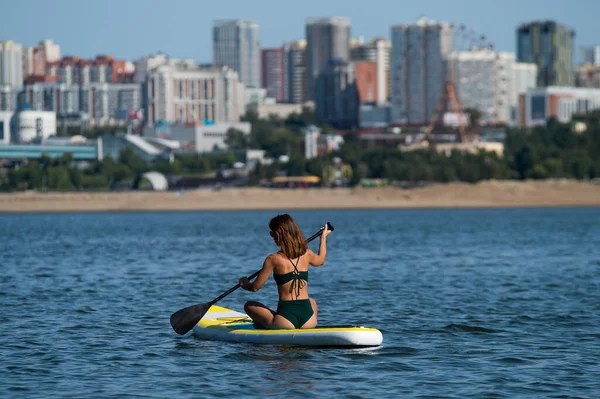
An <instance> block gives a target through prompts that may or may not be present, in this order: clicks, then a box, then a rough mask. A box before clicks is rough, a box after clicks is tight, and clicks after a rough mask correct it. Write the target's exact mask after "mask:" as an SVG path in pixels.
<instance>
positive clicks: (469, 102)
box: [448, 49, 515, 124]
mask: <svg viewBox="0 0 600 399" xmlns="http://www.w3.org/2000/svg"><path fill="white" fill-rule="evenodd" d="M514 65H515V55H514V53H507V52H494V51H491V50H489V49H479V50H473V51H460V52H453V53H452V54H450V56H449V64H448V66H449V76H450V77H451V80H452V82H453V84H454V87H455V90H456V92H457V94H458V98H460V99H461V103H462V104H461V105H462V107H463V109H464V108H473V109H477V110H478V111H479V112H481V121H482V122H484V123H491V124H507V123H509V121H510V117H511V114H510V110H511V105H512V104H511V101H512V99H513V92H512V91H513V89H514V87H513V76H514Z"/></svg>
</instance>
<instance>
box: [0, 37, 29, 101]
mask: <svg viewBox="0 0 600 399" xmlns="http://www.w3.org/2000/svg"><path fill="white" fill-rule="evenodd" d="M5 85H6V86H11V87H12V88H13V89H17V88H20V87H22V86H23V47H22V46H21V45H20V44H17V43H15V42H13V41H11V40H7V41H2V42H0V86H5Z"/></svg>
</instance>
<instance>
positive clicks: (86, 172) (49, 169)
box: [0, 109, 600, 191]
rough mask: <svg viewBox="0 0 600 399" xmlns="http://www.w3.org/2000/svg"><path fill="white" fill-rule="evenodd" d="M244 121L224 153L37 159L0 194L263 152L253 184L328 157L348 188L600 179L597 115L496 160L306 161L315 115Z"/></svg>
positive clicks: (543, 132)
mask: <svg viewBox="0 0 600 399" xmlns="http://www.w3.org/2000/svg"><path fill="white" fill-rule="evenodd" d="M244 120H246V121H248V122H251V124H252V130H251V133H250V134H249V135H246V134H244V133H242V132H239V131H236V130H233V129H232V130H230V131H229V132H228V135H227V139H226V143H227V144H228V146H229V148H230V149H231V150H232V151H231V152H230V153H222V152H213V153H206V154H197V153H183V154H178V155H177V156H176V158H175V161H174V162H172V163H170V162H168V161H167V160H158V161H155V162H147V161H145V160H144V159H143V158H142V157H140V156H139V155H137V154H136V153H135V151H134V150H133V149H130V148H128V149H125V150H123V151H122V152H121V154H120V155H119V157H118V159H116V160H113V159H111V158H105V159H103V160H102V161H98V162H94V163H91V164H90V165H88V166H87V167H84V166H83V165H82V164H81V163H79V162H75V161H74V160H73V158H72V156H71V155H70V154H66V155H65V156H63V157H62V158H54V159H52V158H49V157H46V156H44V157H42V158H41V159H39V160H30V161H28V162H26V163H24V164H22V165H20V166H19V167H14V168H9V169H8V170H7V169H5V172H4V173H2V174H0V190H3V191H12V190H40V191H43V190H107V189H111V188H115V187H127V186H128V185H129V184H130V183H131V182H133V181H134V180H135V179H136V178H137V177H139V175H140V174H142V173H144V172H146V171H150V170H156V171H159V172H161V173H163V174H165V175H167V176H177V175H190V174H191V175H202V174H209V173H213V172H215V171H216V170H219V169H222V168H230V167H232V165H233V164H234V163H235V162H236V161H240V160H241V161H244V159H241V158H239V157H238V156H237V155H236V154H237V153H238V152H240V151H239V150H245V149H257V148H259V149H263V150H265V152H266V155H267V156H268V157H273V158H274V162H273V163H272V164H270V165H256V168H255V169H254V170H252V171H250V175H249V181H250V184H252V185H256V184H258V183H259V182H260V180H261V179H265V178H271V177H273V176H275V175H277V174H282V173H285V174H287V175H290V176H301V175H317V176H323V173H324V170H325V168H327V167H328V166H329V165H331V164H332V162H333V158H335V157H338V158H340V159H341V160H342V161H343V162H346V163H348V164H350V166H351V167H352V170H353V176H352V182H351V183H352V184H357V183H358V182H360V180H361V179H362V178H382V179H389V180H395V181H407V182H419V181H437V182H452V181H463V182H472V183H474V182H477V181H480V180H484V179H545V178H574V179H590V178H598V177H600V112H595V113H591V114H587V115H581V116H577V117H575V118H574V120H576V121H579V122H582V123H585V124H586V126H587V129H586V130H585V131H584V132H579V133H578V132H577V131H576V130H575V129H573V124H561V123H559V122H557V121H556V120H554V119H550V120H548V122H547V124H546V125H545V126H538V127H535V128H533V129H508V130H507V133H506V139H505V142H504V155H503V156H498V155H496V154H495V153H493V152H486V151H480V152H478V153H476V154H469V153H461V152H458V151H453V152H452V153H451V154H450V155H449V156H447V155H444V154H439V153H437V152H436V151H435V150H434V149H428V150H418V151H411V152H402V151H399V150H398V149H397V148H396V147H393V148H386V147H377V148H372V149H364V148H363V146H362V145H361V142H360V137H359V134H358V133H357V132H349V133H347V134H346V135H345V136H344V140H345V142H344V144H343V145H342V146H341V148H340V149H339V151H335V152H333V153H331V154H327V155H325V156H321V157H317V158H313V159H310V160H307V159H306V158H305V157H304V146H303V139H304V134H303V128H305V127H306V126H308V125H310V124H315V118H314V113H312V112H310V111H309V110H307V109H305V110H303V111H302V112H301V113H296V114H292V115H290V116H289V117H288V118H286V119H280V118H277V117H274V116H272V117H269V118H267V119H259V118H258V117H257V115H256V113H254V112H252V111H250V112H248V113H247V114H246V116H245V117H244ZM321 129H322V131H323V132H324V133H327V132H329V131H331V128H330V127H328V126H321ZM281 155H288V157H289V160H287V162H279V161H278V157H279V156H281Z"/></svg>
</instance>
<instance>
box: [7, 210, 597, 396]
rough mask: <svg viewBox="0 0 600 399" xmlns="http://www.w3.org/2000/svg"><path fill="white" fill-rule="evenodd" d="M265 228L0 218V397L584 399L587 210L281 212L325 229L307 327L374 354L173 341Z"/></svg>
mask: <svg viewBox="0 0 600 399" xmlns="http://www.w3.org/2000/svg"><path fill="white" fill-rule="evenodd" d="M275 214H276V213H274V212H264V211H260V212H258V211H257V212H156V213H143V212H142V213H136V212H127V213H68V214H27V215H20V214H4V215H0V225H1V226H2V232H3V237H2V240H0V249H1V251H0V259H1V260H0V270H1V275H0V303H1V309H2V311H1V313H0V326H1V327H2V334H1V335H0V353H1V358H2V362H1V364H0V397H3V398H4V397H6V398H18V397H98V398H100V397H155V398H170V397H178V398H186V397H189V398H203V397H207V398H212V397H263V396H272V397H284V396H285V397H300V398H303V397H306V398H313V397H314V398H325V397H345V398H396V397H415V398H426V397H435V398H482V397H486V398H516V397H541V398H554V397H555V398H569V397H573V398H575V397H578V398H598V397H600V250H599V243H600V240H599V237H600V209H584V208H581V209H495V210H491V209H490V210H373V211H365V210H361V211H295V212H292V215H293V216H294V217H295V218H296V220H297V221H298V223H299V224H300V226H301V227H302V229H303V230H304V233H305V235H306V236H307V237H308V236H309V235H312V234H313V233H314V232H315V231H317V230H318V228H319V227H320V226H322V225H323V224H324V223H325V222H327V221H330V222H331V223H332V224H333V225H334V226H335V231H334V232H333V233H332V235H331V236H330V238H329V240H328V244H329V247H328V256H327V262H326V264H325V266H323V267H320V268H313V269H311V271H310V279H309V292H310V294H311V296H312V297H314V298H315V299H316V300H317V302H318V304H319V310H320V313H319V316H320V324H321V325H327V324H330V325H331V324H337V325H339V324H354V325H364V326H369V327H376V328H379V329H380V330H381V331H382V332H383V335H384V343H383V345H382V346H381V347H379V348H374V349H354V350H353V349H318V348H294V347H286V346H271V345H249V344H233V343H223V342H208V341H202V340H200V339H198V338H195V337H194V336H193V335H186V336H183V337H181V336H178V335H176V334H175V333H174V332H173V331H172V330H171V327H170V325H169V316H170V315H171V313H172V312H174V311H176V310H178V309H180V308H182V307H185V306H188V305H192V304H195V303H203V302H208V301H210V300H211V299H213V298H215V297H216V296H218V295H219V294H221V293H222V292H223V291H225V290H227V289H228V288H230V287H231V286H233V285H235V284H236V283H237V281H238V278H239V277H241V276H243V275H249V274H251V273H252V272H254V271H256V270H258V269H259V268H260V267H261V265H262V261H263V260H264V257H265V256H266V255H267V254H268V253H270V252H272V251H273V250H275V247H274V244H273V242H272V240H271V238H270V237H269V229H268V221H269V219H270V218H271V217H272V216H274V215H275ZM317 243H318V240H316V241H315V242H313V243H312V244H311V248H313V249H314V250H315V251H316V250H317V245H318V244H317ZM251 299H254V300H259V301H263V302H264V303H266V304H268V305H271V306H276V301H277V298H276V287H275V283H274V282H273V280H272V279H270V280H269V282H268V283H267V284H266V285H265V287H264V288H263V289H262V290H261V291H259V292H257V293H249V292H245V291H242V290H238V291H236V292H235V293H233V294H231V295H230V296H228V297H226V298H225V299H223V300H222V301H221V302H220V303H219V305H221V306H225V307H229V308H232V309H235V310H242V306H243V303H244V302H245V301H247V300H251Z"/></svg>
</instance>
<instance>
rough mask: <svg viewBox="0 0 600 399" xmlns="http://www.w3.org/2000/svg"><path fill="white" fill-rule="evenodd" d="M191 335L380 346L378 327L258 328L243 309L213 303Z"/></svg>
mask: <svg viewBox="0 0 600 399" xmlns="http://www.w3.org/2000/svg"><path fill="white" fill-rule="evenodd" d="M194 335H195V336H197V337H199V338H203V339H209V340H216V341H229V342H248V343H255V344H275V345H303V346H355V347H365V346H379V345H381V343H382V342H383V335H382V334H381V331H379V330H378V329H376V328H367V327H345V326H344V327H342V326H340V327H337V326H336V327H316V328H305V329H297V330H259V329H256V328H254V324H253V323H252V319H250V318H249V317H248V315H246V314H245V313H240V312H236V311H234V310H231V309H227V308H222V307H220V306H212V307H211V308H210V309H209V310H208V312H207V313H206V315H205V316H204V317H203V318H202V320H200V321H199V322H198V324H196V325H195V326H194Z"/></svg>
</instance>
